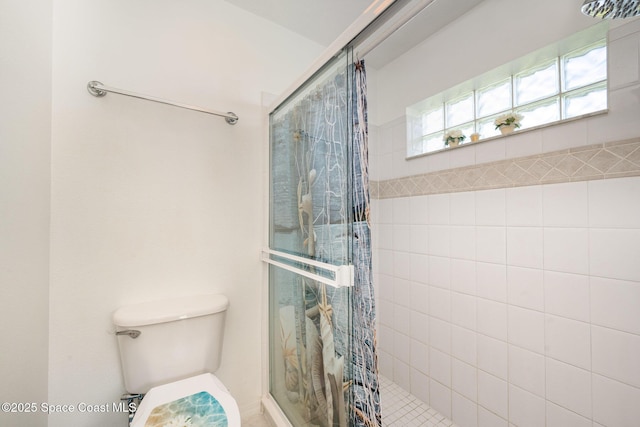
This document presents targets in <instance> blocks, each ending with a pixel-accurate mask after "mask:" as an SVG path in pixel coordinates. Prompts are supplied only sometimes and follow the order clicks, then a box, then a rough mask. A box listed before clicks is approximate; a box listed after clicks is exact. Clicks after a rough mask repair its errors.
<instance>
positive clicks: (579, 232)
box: [544, 228, 589, 274]
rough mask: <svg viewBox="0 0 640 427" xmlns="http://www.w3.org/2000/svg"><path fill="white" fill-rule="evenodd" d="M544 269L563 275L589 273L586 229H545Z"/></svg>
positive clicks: (587, 234)
mask: <svg viewBox="0 0 640 427" xmlns="http://www.w3.org/2000/svg"><path fill="white" fill-rule="evenodd" d="M544 268H545V270H552V271H562V272H565V273H576V274H588V273H589V233H588V230H587V229H586V228H545V230H544Z"/></svg>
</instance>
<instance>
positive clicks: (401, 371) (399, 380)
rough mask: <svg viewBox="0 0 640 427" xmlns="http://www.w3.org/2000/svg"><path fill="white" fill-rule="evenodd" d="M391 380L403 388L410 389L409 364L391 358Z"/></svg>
mask: <svg viewBox="0 0 640 427" xmlns="http://www.w3.org/2000/svg"><path fill="white" fill-rule="evenodd" d="M393 381H394V382H395V383H396V384H398V385H399V386H400V387H402V388H404V389H405V390H410V389H411V369H410V367H409V365H407V364H406V363H404V362H402V361H401V360H399V359H397V358H395V357H394V358H393Z"/></svg>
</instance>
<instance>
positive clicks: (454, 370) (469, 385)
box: [451, 358, 478, 421]
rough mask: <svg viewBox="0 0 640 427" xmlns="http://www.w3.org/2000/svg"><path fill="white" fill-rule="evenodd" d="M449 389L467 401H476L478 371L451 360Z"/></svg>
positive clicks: (463, 363) (473, 367) (465, 364)
mask: <svg viewBox="0 0 640 427" xmlns="http://www.w3.org/2000/svg"><path fill="white" fill-rule="evenodd" d="M451 387H452V389H453V390H455V391H456V392H458V393H460V394H461V395H463V396H465V397H467V398H468V399H471V400H472V401H474V402H475V401H477V399H478V369H477V368H476V367H475V366H472V365H469V364H468V363H465V362H462V361H460V360H458V359H456V358H453V359H452V360H451ZM454 421H455V420H454Z"/></svg>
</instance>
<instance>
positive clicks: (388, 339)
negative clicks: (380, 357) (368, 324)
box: [378, 325, 395, 353]
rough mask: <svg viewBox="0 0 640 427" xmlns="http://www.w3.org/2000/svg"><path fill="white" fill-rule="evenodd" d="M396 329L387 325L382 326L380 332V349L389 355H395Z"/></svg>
mask: <svg viewBox="0 0 640 427" xmlns="http://www.w3.org/2000/svg"><path fill="white" fill-rule="evenodd" d="M394 333H395V332H394V329H393V328H392V327H389V326H386V325H380V329H379V330H378V344H379V345H380V349H381V350H383V351H386V352H388V353H393V336H394Z"/></svg>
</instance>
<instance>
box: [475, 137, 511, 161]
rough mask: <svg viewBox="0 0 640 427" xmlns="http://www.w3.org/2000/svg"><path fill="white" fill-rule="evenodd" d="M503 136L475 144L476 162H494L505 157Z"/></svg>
mask: <svg viewBox="0 0 640 427" xmlns="http://www.w3.org/2000/svg"><path fill="white" fill-rule="evenodd" d="M505 146H506V143H505V138H498V139H494V140H493V141H486V142H483V143H482V144H478V145H477V146H476V164H482V163H488V162H495V161H498V160H504V159H505V150H506V148H505Z"/></svg>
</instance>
